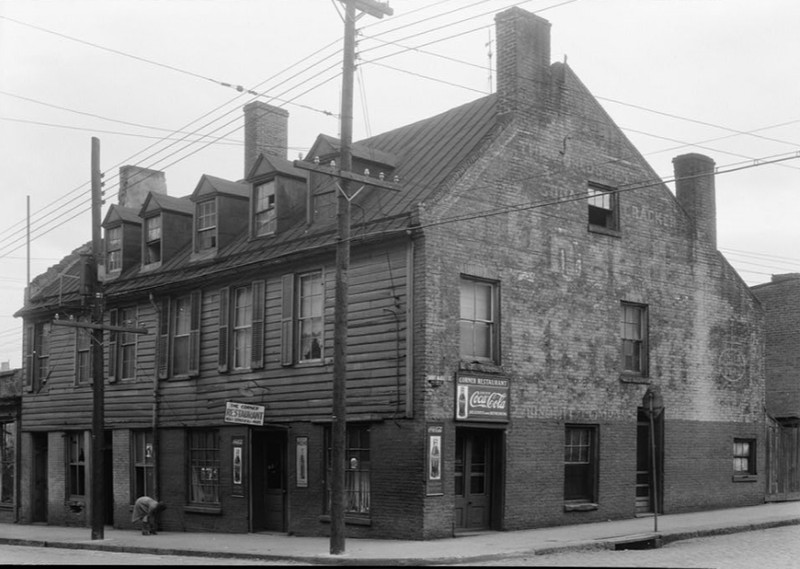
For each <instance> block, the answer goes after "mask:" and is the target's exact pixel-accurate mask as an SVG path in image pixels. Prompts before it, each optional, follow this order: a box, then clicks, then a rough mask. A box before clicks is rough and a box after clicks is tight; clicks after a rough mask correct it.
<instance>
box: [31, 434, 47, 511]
mask: <svg viewBox="0 0 800 569" xmlns="http://www.w3.org/2000/svg"><path fill="white" fill-rule="evenodd" d="M32 438H33V496H32V498H33V499H32V501H31V502H32V504H31V521H32V522H33V523H45V524H46V523H47V433H34V434H33V435H32Z"/></svg>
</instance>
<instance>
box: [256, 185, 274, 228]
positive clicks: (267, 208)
mask: <svg viewBox="0 0 800 569" xmlns="http://www.w3.org/2000/svg"><path fill="white" fill-rule="evenodd" d="M254 202H255V212H254V218H253V222H254V225H255V231H256V235H269V234H271V233H275V229H276V225H277V219H278V218H277V215H276V210H275V180H272V181H269V182H267V183H265V184H261V185H260V186H257V187H256V196H255V200H254Z"/></svg>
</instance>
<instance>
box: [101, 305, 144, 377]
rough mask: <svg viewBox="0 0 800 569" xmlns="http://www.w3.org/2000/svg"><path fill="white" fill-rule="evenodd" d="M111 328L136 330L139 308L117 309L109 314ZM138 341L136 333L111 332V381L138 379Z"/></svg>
mask: <svg viewBox="0 0 800 569" xmlns="http://www.w3.org/2000/svg"><path fill="white" fill-rule="evenodd" d="M109 321H110V324H111V326H118V327H123V328H136V327H137V325H138V316H137V308H136V307H135V306H134V307H130V308H119V309H118V308H115V309H113V310H111V311H110V312H109ZM136 339H137V334H136V333H134V332H121V331H118V330H111V331H110V333H109V347H108V376H109V379H111V380H115V379H134V378H135V377H136Z"/></svg>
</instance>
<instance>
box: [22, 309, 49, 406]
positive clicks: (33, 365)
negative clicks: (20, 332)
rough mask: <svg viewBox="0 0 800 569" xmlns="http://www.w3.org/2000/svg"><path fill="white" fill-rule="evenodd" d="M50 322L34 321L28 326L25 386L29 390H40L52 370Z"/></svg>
mask: <svg viewBox="0 0 800 569" xmlns="http://www.w3.org/2000/svg"><path fill="white" fill-rule="evenodd" d="M51 331H52V325H51V324H50V323H49V322H32V323H30V324H28V325H27V326H26V336H27V338H26V342H25V343H26V353H25V387H26V389H27V390H28V391H29V392H37V393H38V392H39V391H40V390H41V389H42V387H44V385H45V383H47V378H48V375H49V372H50V365H49V364H50V333H51Z"/></svg>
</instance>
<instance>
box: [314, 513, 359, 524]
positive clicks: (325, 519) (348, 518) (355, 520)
mask: <svg viewBox="0 0 800 569" xmlns="http://www.w3.org/2000/svg"><path fill="white" fill-rule="evenodd" d="M319 521H321V522H322V523H326V524H329V523H331V517H330V516H329V515H328V514H323V515H321V516H320V517H319ZM344 523H345V524H350V525H353V526H371V525H372V520H370V519H369V518H366V517H363V516H355V515H348V514H345V516H344Z"/></svg>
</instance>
